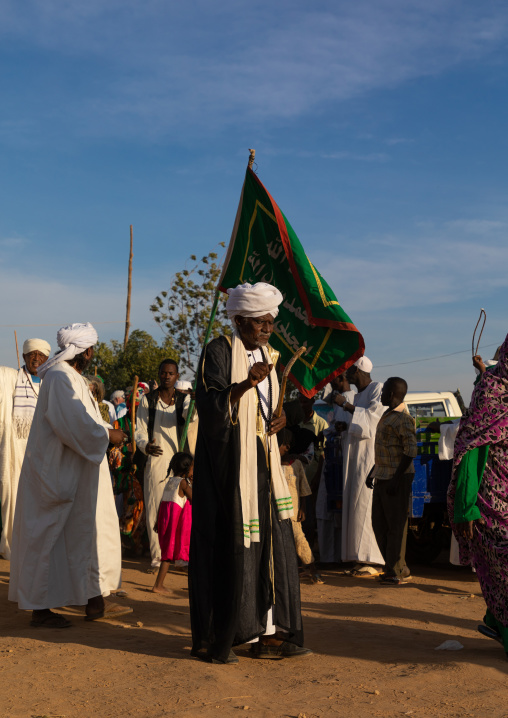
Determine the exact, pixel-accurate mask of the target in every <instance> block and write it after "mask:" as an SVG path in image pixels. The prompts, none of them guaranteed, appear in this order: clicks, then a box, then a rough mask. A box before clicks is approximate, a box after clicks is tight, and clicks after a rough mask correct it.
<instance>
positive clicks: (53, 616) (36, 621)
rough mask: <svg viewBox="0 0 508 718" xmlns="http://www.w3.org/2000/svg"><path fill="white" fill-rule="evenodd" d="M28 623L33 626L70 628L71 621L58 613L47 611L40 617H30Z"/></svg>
mask: <svg viewBox="0 0 508 718" xmlns="http://www.w3.org/2000/svg"><path fill="white" fill-rule="evenodd" d="M30 625H31V626H33V627H34V628H70V626H72V623H71V621H69V619H68V618H65V616H62V615H61V614H60V613H48V614H46V615H45V616H42V617H41V618H32V620H31V621H30Z"/></svg>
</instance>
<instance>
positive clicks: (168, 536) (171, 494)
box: [152, 451, 194, 594]
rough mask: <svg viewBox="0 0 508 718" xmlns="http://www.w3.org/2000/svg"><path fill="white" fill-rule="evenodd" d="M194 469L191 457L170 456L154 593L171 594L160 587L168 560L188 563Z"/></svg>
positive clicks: (162, 502) (159, 526) (178, 453)
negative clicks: (159, 555) (159, 561)
mask: <svg viewBox="0 0 508 718" xmlns="http://www.w3.org/2000/svg"><path fill="white" fill-rule="evenodd" d="M193 470H194V460H193V458H192V456H191V455H190V454H186V453H185V452H183V451H179V452H177V453H176V454H174V455H173V458H172V459H171V462H170V464H169V469H168V476H169V479H168V481H167V483H166V486H165V487H164V493H163V495H162V501H161V503H160V506H159V515H158V518H157V530H158V534H159V544H160V547H161V565H160V567H159V573H158V574H157V578H156V580H155V584H154V587H153V588H152V591H153V592H154V593H165V594H170V593H171V592H170V591H168V589H167V588H164V585H163V584H164V579H165V578H166V574H167V572H168V568H169V563H170V561H176V560H178V559H181V560H183V561H188V560H189V544H190V533H191V525H192V510H191V502H192V474H193Z"/></svg>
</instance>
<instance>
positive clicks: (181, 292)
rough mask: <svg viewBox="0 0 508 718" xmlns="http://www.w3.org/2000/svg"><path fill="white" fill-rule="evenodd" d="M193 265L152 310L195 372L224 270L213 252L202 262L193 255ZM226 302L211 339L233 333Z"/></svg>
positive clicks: (184, 363)
mask: <svg viewBox="0 0 508 718" xmlns="http://www.w3.org/2000/svg"><path fill="white" fill-rule="evenodd" d="M219 246H220V247H224V246H225V245H224V242H220V243H219ZM189 262H190V263H192V264H191V265H190V267H187V266H186V267H185V269H183V270H181V271H180V272H177V273H176V274H175V275H174V277H173V278H172V280H171V286H170V289H169V290H168V291H163V292H161V293H160V294H159V295H158V296H157V297H155V300H154V303H153V304H152V305H151V307H150V311H151V312H152V314H153V318H154V319H155V321H156V322H157V324H158V325H159V326H160V327H161V329H162V331H163V332H164V333H165V334H166V335H167V336H168V335H169V336H171V338H172V339H173V342H174V343H175V346H177V347H178V348H179V350H180V359H181V363H182V368H185V369H187V370H189V371H190V372H192V373H194V372H195V371H196V366H197V363H198V360H199V357H200V354H201V350H202V348H203V343H204V338H205V333H206V329H207V327H208V321H209V319H210V314H211V311H212V306H213V302H214V298H215V290H216V288H217V284H218V282H219V277H220V273H221V267H220V265H219V264H218V263H217V254H216V253H215V252H210V253H209V254H208V255H207V256H206V257H202V258H201V260H198V259H197V257H196V255H194V254H192V255H191V256H190V260H189ZM225 299H226V298H225V297H221V298H220V300H219V306H218V308H217V314H216V316H215V321H214V324H213V327H212V331H211V334H210V339H213V338H215V337H218V336H220V335H221V334H231V325H230V323H229V320H228V318H227V314H226V310H225V305H226V302H225Z"/></svg>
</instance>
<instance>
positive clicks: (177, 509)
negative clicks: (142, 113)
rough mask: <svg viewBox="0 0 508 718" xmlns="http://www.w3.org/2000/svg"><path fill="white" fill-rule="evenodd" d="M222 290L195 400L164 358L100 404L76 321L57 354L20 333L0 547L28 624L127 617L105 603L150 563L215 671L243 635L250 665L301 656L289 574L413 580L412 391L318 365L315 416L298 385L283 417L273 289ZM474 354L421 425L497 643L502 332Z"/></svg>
mask: <svg viewBox="0 0 508 718" xmlns="http://www.w3.org/2000/svg"><path fill="white" fill-rule="evenodd" d="M228 295H229V297H228V301H227V305H226V308H227V313H228V316H229V318H230V320H231V323H232V334H231V335H223V336H220V337H218V338H216V339H213V340H212V341H211V342H210V343H209V344H208V345H207V346H205V347H204V348H203V353H202V356H201V359H200V362H199V365H198V367H197V371H196V390H195V392H194V391H193V389H192V385H191V384H190V382H186V381H183V380H181V379H180V376H179V371H178V363H177V362H176V361H175V360H174V359H171V358H168V359H165V360H164V361H163V362H162V363H161V365H160V367H159V371H158V376H157V377H156V379H155V378H154V377H146V379H148V380H149V381H147V382H146V383H145V382H139V383H136V384H135V385H134V386H132V387H126V388H123V389H115V390H114V391H113V392H112V393H111V394H110V401H107V400H106V399H105V395H106V392H105V386H104V383H103V381H102V379H101V378H100V376H96V375H91V374H87V370H88V368H89V366H90V363H91V361H92V359H93V355H94V346H95V344H96V343H97V340H98V337H97V333H96V331H95V329H94V328H93V327H92V325H91V324H88V323H87V324H72V325H69V326H66V327H63V328H62V329H60V331H59V332H58V334H57V344H58V350H57V352H56V353H55V354H54V356H52V357H51V358H50V354H51V347H50V345H49V344H48V343H47V342H45V341H43V340H40V339H28V340H27V341H25V343H24V345H23V365H22V366H21V368H20V369H19V370H15V369H11V368H9V367H0V452H1V454H0V456H1V459H0V488H1V492H0V500H1V518H2V532H1V541H0V555H2V556H3V557H4V558H5V559H9V560H10V584H9V598H10V600H12V601H15V602H16V603H17V604H18V605H19V607H20V608H21V609H25V610H29V611H31V612H32V614H31V625H32V626H34V627H51V628H67V627H69V626H70V625H71V622H70V621H69V620H68V619H67V618H66V617H65V616H64V615H63V614H61V613H58V612H56V611H55V610H54V609H56V608H58V607H62V606H68V605H80V606H84V607H85V618H86V619H87V620H89V621H93V620H99V619H101V618H104V617H107V618H116V617H119V616H122V615H124V614H126V613H130V612H131V611H132V609H131V608H130V607H128V606H126V605H123V604H121V603H117V602H115V601H112V600H111V599H110V598H109V596H110V594H114V593H115V592H117V591H118V590H119V589H120V586H121V558H122V551H123V552H127V551H130V552H133V553H134V554H137V555H141V554H143V553H144V552H147V553H149V554H150V567H149V569H148V570H149V571H150V572H153V573H154V574H156V577H155V583H154V585H153V589H152V590H153V591H154V592H155V593H159V594H163V595H165V594H166V595H171V591H170V590H169V589H168V587H167V586H165V585H164V582H165V579H166V578H167V574H168V570H169V568H170V566H171V565H174V566H175V567H176V568H179V569H181V570H185V571H188V579H189V601H190V613H191V624H192V636H193V642H192V655H193V656H195V657H197V658H200V659H202V660H205V661H209V662H215V663H237V662H238V658H237V656H236V654H235V652H234V650H233V649H234V647H235V646H239V645H242V644H250V654H251V656H252V657H253V658H257V659H277V660H278V659H284V658H294V657H302V656H308V655H310V654H311V653H312V651H311V650H310V649H309V648H308V647H306V646H305V645H304V633H303V621H302V615H301V606H300V582H301V581H310V582H312V583H314V584H319V583H322V582H323V578H322V576H321V573H320V567H323V566H326V565H334V564H339V563H343V564H345V565H346V567H347V573H349V574H350V575H354V576H357V577H365V578H372V577H377V578H378V581H379V586H380V588H381V587H383V586H396V587H399V586H402V585H404V584H405V583H407V582H408V581H409V580H410V578H411V576H410V570H409V568H408V566H407V564H406V561H405V553H406V551H405V546H406V535H407V530H408V511H409V506H410V499H411V487H412V483H413V477H414V471H415V468H414V463H413V462H414V459H415V458H416V456H417V453H418V448H417V436H416V427H415V421H414V419H413V418H412V417H411V416H410V414H409V412H408V411H407V408H406V405H405V403H404V399H405V396H406V393H407V389H408V387H407V383H406V382H405V381H404V379H402V378H401V377H390V378H388V379H387V380H386V381H385V382H384V384H383V383H381V382H377V381H373V379H372V378H371V373H372V371H373V364H372V362H371V361H370V359H368V358H367V357H366V356H362V357H361V358H360V359H358V360H357V361H356V362H354V363H352V364H351V365H350V366H348V367H347V369H346V370H345V371H342V373H338V372H334V368H333V367H330V374H334V373H335V377H334V379H333V380H332V382H331V384H330V385H329V386H328V387H327V389H326V390H325V392H324V394H323V397H322V398H323V401H324V402H325V404H327V405H328V411H327V414H328V419H329V420H328V421H327V420H325V419H324V418H323V417H322V416H321V415H320V414H318V413H317V412H316V411H315V404H314V398H309V397H308V396H307V395H306V394H304V393H300V394H299V395H298V397H297V398H296V399H293V400H291V401H287V402H286V403H285V404H284V411H283V412H282V413H280V414H279V413H278V412H277V410H276V409H277V406H278V399H279V383H278V378H277V373H276V367H277V361H278V353H277V352H276V351H275V350H274V349H273V348H272V347H271V346H270V344H269V339H270V335H271V333H272V331H273V327H274V320H275V319H276V317H277V314H278V308H279V305H280V303H281V302H282V299H283V298H282V295H281V293H280V292H279V290H278V289H277V288H276V287H273V286H271V285H269V284H265V283H261V282H260V283H258V284H255V285H250V284H243V285H239V286H238V287H235V288H233V289H230V290H228ZM474 363H475V366H476V367H477V368H478V373H479V377H478V380H477V383H476V386H475V389H474V392H473V397H472V401H471V406H470V409H469V410H468V411H467V412H466V414H465V416H464V417H463V418H462V419H461V420H460V422H459V421H456V422H455V424H453V425H446V424H444V425H443V424H441V425H437V426H434V427H433V428H434V429H435V430H438V431H439V430H441V431H442V436H441V440H440V449H441V451H442V452H443V455H444V454H445V453H446V452H448V455H447V458H451V456H453V460H454V462H453V464H454V469H453V473H452V481H451V483H450V489H449V513H450V521H451V524H452V527H453V529H454V533H455V535H456V538H457V540H458V546H459V549H460V559H461V561H462V562H463V563H464V564H467V563H470V564H471V565H472V566H473V568H474V569H475V570H476V572H477V576H478V579H479V581H480V585H481V588H482V592H483V595H484V597H485V601H486V603H487V608H488V610H487V614H486V616H485V619H484V624H483V625H482V626H481V627H480V630H481V632H482V633H484V635H487V636H489V637H491V638H494V639H495V640H497V641H499V642H500V643H502V645H503V646H504V648H505V650H506V651H508V611H507V608H506V606H507V605H508V602H507V592H508V590H507V571H508V566H507V562H506V556H505V552H504V551H503V550H502V547H503V546H505V544H506V543H507V542H508V504H507V488H508V470H507V458H508V337H507V340H505V343H504V344H503V345H502V346H501V347H500V349H499V350H498V353H497V356H496V361H495V362H492V363H491V366H489V367H486V366H485V364H483V362H482V361H481V357H475V358H474ZM99 373H100V368H99ZM353 387H354V389H353ZM194 401H195V408H194ZM450 454H451V456H450ZM316 648H319V647H316Z"/></svg>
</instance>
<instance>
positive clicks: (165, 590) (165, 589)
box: [152, 586, 171, 596]
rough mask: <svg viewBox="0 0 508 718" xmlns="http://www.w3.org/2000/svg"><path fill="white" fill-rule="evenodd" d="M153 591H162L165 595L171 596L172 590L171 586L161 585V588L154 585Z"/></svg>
mask: <svg viewBox="0 0 508 718" xmlns="http://www.w3.org/2000/svg"><path fill="white" fill-rule="evenodd" d="M152 593H162V594H163V595H164V596H171V591H170V590H169V588H164V586H161V587H160V588H158V587H157V586H154V587H153V588H152Z"/></svg>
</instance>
